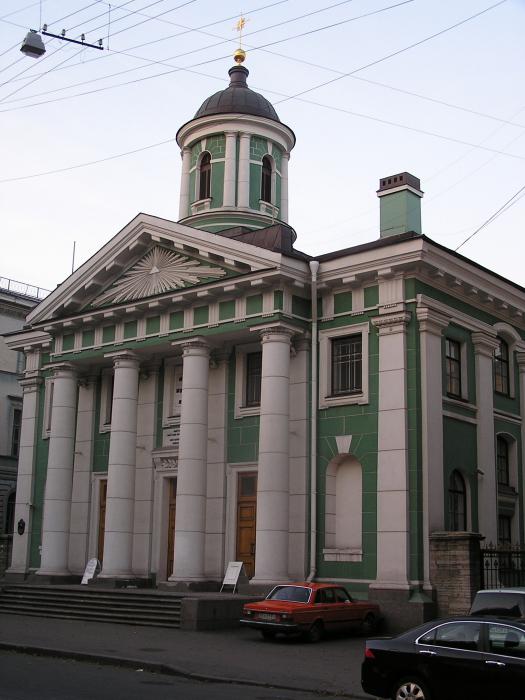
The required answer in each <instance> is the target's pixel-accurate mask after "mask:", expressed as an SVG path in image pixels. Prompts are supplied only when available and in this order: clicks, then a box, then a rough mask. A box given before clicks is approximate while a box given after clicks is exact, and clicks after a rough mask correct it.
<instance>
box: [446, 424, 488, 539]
mask: <svg viewBox="0 0 525 700" xmlns="http://www.w3.org/2000/svg"><path fill="white" fill-rule="evenodd" d="M443 465H444V474H443V480H444V484H443V486H444V491H445V493H444V494H443V498H444V503H445V513H444V515H445V529H447V528H448V527H449V522H448V508H447V499H448V484H449V481H450V474H451V473H452V471H453V470H454V469H459V470H460V471H461V473H462V474H463V477H464V478H465V480H466V481H468V484H469V487H470V488H469V490H470V496H471V512H472V529H473V530H474V531H475V532H476V531H477V530H478V528H479V525H478V475H477V472H476V469H477V466H478V465H477V443H476V426H475V425H473V424H472V423H465V422H464V421H459V420H455V419H453V418H448V417H447V416H445V417H444V418H443Z"/></svg>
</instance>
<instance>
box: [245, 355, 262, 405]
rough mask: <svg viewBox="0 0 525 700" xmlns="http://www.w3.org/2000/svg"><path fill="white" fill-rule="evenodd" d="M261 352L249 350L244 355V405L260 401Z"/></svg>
mask: <svg viewBox="0 0 525 700" xmlns="http://www.w3.org/2000/svg"><path fill="white" fill-rule="evenodd" d="M261 373H262V352H249V353H248V354H247V355H246V404H245V405H246V406H259V404H260V403H261Z"/></svg>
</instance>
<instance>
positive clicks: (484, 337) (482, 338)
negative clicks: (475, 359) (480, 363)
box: [471, 331, 498, 359]
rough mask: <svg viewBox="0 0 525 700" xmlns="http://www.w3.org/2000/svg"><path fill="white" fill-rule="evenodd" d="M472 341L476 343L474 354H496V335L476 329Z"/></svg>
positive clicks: (487, 355) (490, 355)
mask: <svg viewBox="0 0 525 700" xmlns="http://www.w3.org/2000/svg"><path fill="white" fill-rule="evenodd" d="M471 338H472V343H473V344H474V354H475V355H483V356H484V357H490V358H491V359H492V356H493V355H494V350H496V348H497V347H498V339H497V338H496V336H495V335H491V334H489V333H486V332H485V331H475V332H474V333H472V336H471Z"/></svg>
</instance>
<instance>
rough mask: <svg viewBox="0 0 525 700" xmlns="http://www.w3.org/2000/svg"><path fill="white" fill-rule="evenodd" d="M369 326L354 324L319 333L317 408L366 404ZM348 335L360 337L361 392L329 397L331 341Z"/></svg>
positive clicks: (367, 324) (330, 384)
mask: <svg viewBox="0 0 525 700" xmlns="http://www.w3.org/2000/svg"><path fill="white" fill-rule="evenodd" d="M369 333H370V324H369V323H368V321H367V322H366V323H355V324H351V325H347V326H340V327H339V328H331V329H329V330H321V331H319V370H320V372H319V408H329V407H330V406H346V405H349V404H366V403H368V345H369V342H368V341H369V338H368V336H369ZM348 335H361V342H362V377H361V392H359V393H356V394H347V395H344V396H330V395H329V393H330V387H331V386H332V354H331V341H332V340H333V339H334V338H342V337H345V336H348Z"/></svg>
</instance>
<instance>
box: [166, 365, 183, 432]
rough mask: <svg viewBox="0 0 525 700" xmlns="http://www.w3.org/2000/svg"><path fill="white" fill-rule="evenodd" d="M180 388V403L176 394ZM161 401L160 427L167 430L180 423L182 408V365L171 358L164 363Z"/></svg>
mask: <svg viewBox="0 0 525 700" xmlns="http://www.w3.org/2000/svg"><path fill="white" fill-rule="evenodd" d="M177 385H179V386H180V401H178V402H177V400H176V399H177V394H178V393H179V389H178V388H177ZM162 393H163V401H162V426H163V427H164V428H167V427H169V426H172V425H176V424H179V423H180V413H181V408H182V363H181V362H180V360H178V359H175V358H172V359H169V360H166V362H165V363H164V387H163V392H162Z"/></svg>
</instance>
